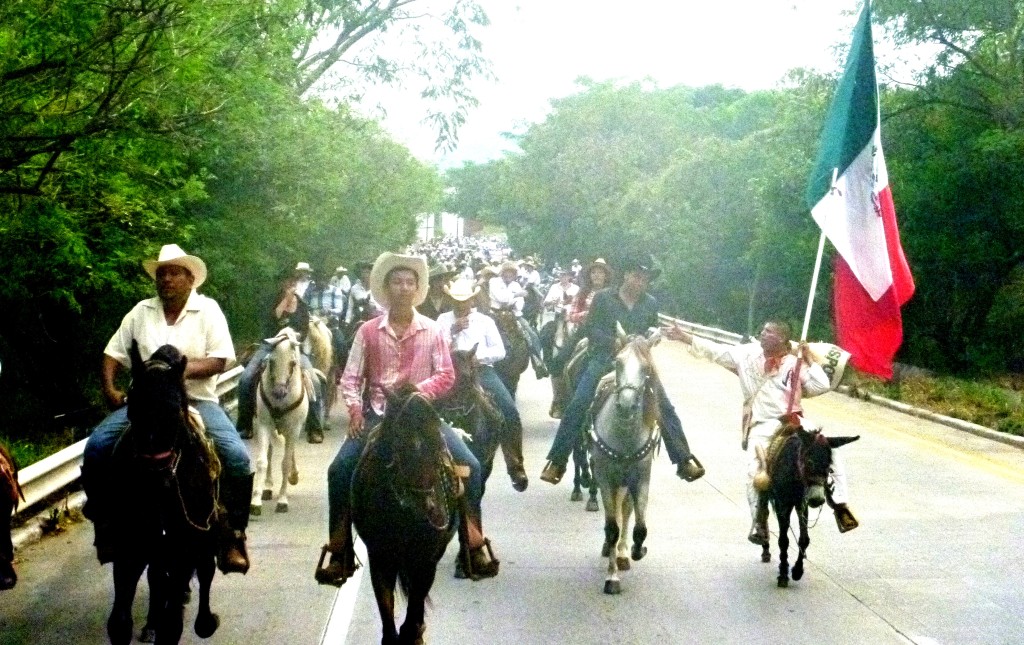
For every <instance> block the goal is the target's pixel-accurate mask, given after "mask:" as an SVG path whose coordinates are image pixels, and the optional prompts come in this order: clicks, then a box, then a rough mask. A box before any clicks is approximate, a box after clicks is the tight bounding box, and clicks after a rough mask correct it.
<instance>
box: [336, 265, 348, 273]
mask: <svg viewBox="0 0 1024 645" xmlns="http://www.w3.org/2000/svg"><path fill="white" fill-rule="evenodd" d="M334 272H335V273H348V269H346V268H345V267H343V266H339V267H338V268H337V269H335V270H334Z"/></svg>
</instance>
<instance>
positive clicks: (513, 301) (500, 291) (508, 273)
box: [487, 260, 548, 379]
mask: <svg viewBox="0 0 1024 645" xmlns="http://www.w3.org/2000/svg"><path fill="white" fill-rule="evenodd" d="M518 272H519V267H517V266H516V263H515V262H512V261H510V260H506V261H505V262H503V263H502V264H501V267H499V269H498V276H497V277H495V278H491V279H490V280H489V281H488V283H487V291H488V293H489V294H490V298H491V303H490V304H491V309H510V310H511V311H512V313H513V314H515V317H516V322H517V323H518V324H519V328H520V330H522V332H523V335H524V336H525V337H526V343H527V345H528V346H529V348H530V362H532V363H533V372H534V374H535V375H536V376H537V378H538V379H542V378H544V377H546V376H547V375H548V370H547V367H545V365H544V358H543V357H542V356H541V347H540V338H538V337H537V332H536V331H534V330H533V327H531V326H530V325H529V323H527V322H526V321H525V320H523V304H524V303H525V291H524V290H523V287H522V285H520V284H519V283H518V282H516V276H517V275H518Z"/></svg>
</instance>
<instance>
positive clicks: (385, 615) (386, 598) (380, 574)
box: [369, 553, 398, 645]
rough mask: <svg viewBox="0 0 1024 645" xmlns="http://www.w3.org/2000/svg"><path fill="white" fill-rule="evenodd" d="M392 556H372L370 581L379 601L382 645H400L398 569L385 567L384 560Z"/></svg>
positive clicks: (370, 557) (390, 565)
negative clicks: (396, 619)
mask: <svg viewBox="0 0 1024 645" xmlns="http://www.w3.org/2000/svg"><path fill="white" fill-rule="evenodd" d="M390 557H391V555H390V554H386V553H385V554H370V556H369V559H370V581H371V582H372V583H373V595H374V597H375V598H376V599H377V611H378V612H380V624H381V631H382V636H381V639H380V642H381V645H392V644H394V643H398V630H397V629H395V583H396V582H397V580H398V570H397V568H396V567H395V566H394V565H392V564H390V563H389V565H388V566H384V565H383V564H382V563H381V559H382V558H390Z"/></svg>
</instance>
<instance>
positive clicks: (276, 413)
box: [259, 387, 306, 421]
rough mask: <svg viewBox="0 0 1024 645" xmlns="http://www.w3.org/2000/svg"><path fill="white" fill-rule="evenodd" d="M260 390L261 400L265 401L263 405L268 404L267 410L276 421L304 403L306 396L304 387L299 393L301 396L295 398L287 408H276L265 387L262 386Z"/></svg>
mask: <svg viewBox="0 0 1024 645" xmlns="http://www.w3.org/2000/svg"><path fill="white" fill-rule="evenodd" d="M259 390H260V400H262V401H263V405H265V406H267V410H268V411H269V412H270V418H271V419H273V420H274V421H280V420H281V419H282V418H283V417H284V415H286V414H288V413H289V412H291V411H292V410H294V409H295V408H297V407H299V406H300V405H302V401H303V400H304V399H305V398H306V388H305V387H303V388H302V390H301V394H300V395H299V398H297V399H295V401H294V402H293V403H292V404H291V405H289V406H288V407H286V408H275V407H274V405H273V404H272V403H271V402H270V399H269V398H267V393H266V391H264V389H263V387H260V388H259Z"/></svg>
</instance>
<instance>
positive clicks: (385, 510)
mask: <svg viewBox="0 0 1024 645" xmlns="http://www.w3.org/2000/svg"><path fill="white" fill-rule="evenodd" d="M386 410H387V411H386V413H385V415H384V420H383V421H382V422H381V424H380V425H379V426H378V427H377V429H376V430H374V431H373V433H372V434H371V435H370V438H369V439H368V442H367V446H366V449H365V450H364V451H363V455H362V457H361V458H360V461H359V464H358V466H357V467H356V471H355V473H354V474H353V477H352V522H353V524H354V525H355V527H356V530H357V531H358V532H359V535H360V537H361V538H362V539H363V542H364V543H365V544H366V552H367V555H368V556H369V559H370V579H371V580H372V582H373V593H374V596H376V599H377V609H378V610H379V611H380V619H381V625H382V629H383V638H382V639H381V642H382V643H385V644H387V643H422V642H423V640H422V639H423V631H424V629H425V622H424V605H425V603H426V600H427V595H428V593H429V592H430V588H431V587H432V586H433V584H434V577H435V576H436V574H437V563H438V561H439V560H440V559H441V556H443V555H444V551H445V549H446V548H447V547H448V543H449V542H451V539H452V537H454V535H455V530H456V526H457V524H458V519H457V518H458V504H457V497H456V496H457V490H458V487H459V483H458V480H457V478H456V474H455V472H454V469H453V467H452V465H451V455H450V454H449V453H448V450H447V448H446V446H445V442H444V437H443V436H442V434H441V424H442V421H441V418H440V417H439V416H438V414H437V411H436V410H434V408H433V406H432V405H431V404H430V402H428V401H427V400H426V399H425V398H424V397H423V395H421V394H419V393H418V392H417V391H416V389H415V388H414V387H413V386H405V387H403V388H402V389H401V390H400V391H399V392H398V393H397V394H392V395H390V396H389V397H388V403H387V408H386ZM396 581H397V583H398V585H399V587H400V588H401V590H402V591H403V592H404V593H405V595H406V597H407V598H408V603H407V609H406V614H405V622H404V623H403V624H402V628H401V630H400V631H398V630H396V628H395V584H396Z"/></svg>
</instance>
